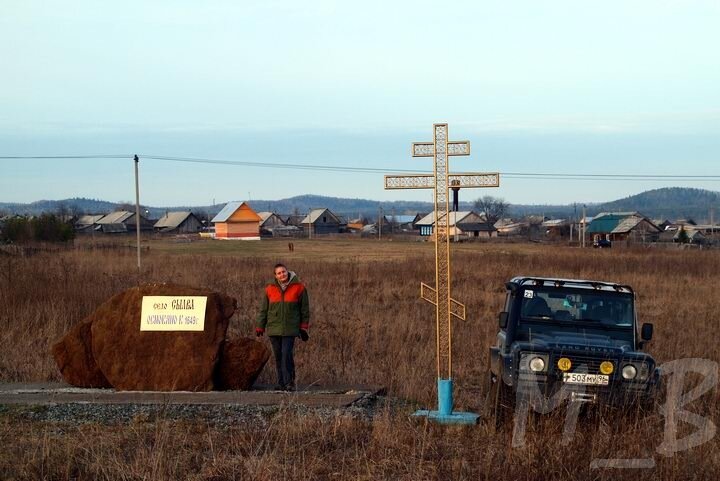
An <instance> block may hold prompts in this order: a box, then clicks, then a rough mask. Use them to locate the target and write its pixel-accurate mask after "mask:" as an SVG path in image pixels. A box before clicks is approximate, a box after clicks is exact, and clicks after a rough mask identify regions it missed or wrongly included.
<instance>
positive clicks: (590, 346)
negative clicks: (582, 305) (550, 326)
mask: <svg viewBox="0 0 720 481" xmlns="http://www.w3.org/2000/svg"><path fill="white" fill-rule="evenodd" d="M527 342H528V344H530V347H531V348H532V349H537V350H552V351H585V352H588V353H590V352H598V353H604V354H622V353H624V352H627V351H632V345H631V343H630V342H629V341H626V340H620V339H613V338H612V337H610V336H606V335H602V334H576V333H567V332H545V333H536V334H533V336H532V340H531V341H527Z"/></svg>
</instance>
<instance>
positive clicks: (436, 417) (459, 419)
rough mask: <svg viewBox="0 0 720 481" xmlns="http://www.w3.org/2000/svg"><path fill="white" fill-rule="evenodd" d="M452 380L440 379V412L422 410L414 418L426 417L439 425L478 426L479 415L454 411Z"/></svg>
mask: <svg viewBox="0 0 720 481" xmlns="http://www.w3.org/2000/svg"><path fill="white" fill-rule="evenodd" d="M452 408H453V382H452V379H438V410H437V411H430V410H427V409H421V410H419V411H416V412H415V414H413V416H417V417H426V418H428V419H429V420H430V421H433V422H436V423H439V424H477V423H478V420H479V419H480V415H479V414H475V413H470V412H459V411H453V409H452Z"/></svg>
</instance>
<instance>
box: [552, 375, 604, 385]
mask: <svg viewBox="0 0 720 481" xmlns="http://www.w3.org/2000/svg"><path fill="white" fill-rule="evenodd" d="M563 382H566V383H568V384H595V385H599V386H607V385H608V383H609V382H610V376H605V375H604V374H583V373H575V372H566V373H563Z"/></svg>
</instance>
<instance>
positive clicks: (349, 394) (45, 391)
mask: <svg viewBox="0 0 720 481" xmlns="http://www.w3.org/2000/svg"><path fill="white" fill-rule="evenodd" d="M384 393H385V388H384V387H381V386H298V390H297V391H294V392H285V391H275V390H273V389H272V388H271V387H269V386H256V387H255V388H253V390H251V391H209V392H188V391H163V392H161V391H116V390H114V389H85V388H77V387H73V386H69V385H67V384H63V383H0V406H2V405H9V404H20V405H22V404H24V405H36V406H41V405H58V404H138V405H139V404H150V405H152V404H154V405H251V406H279V405H288V404H294V405H301V406H307V407H310V408H319V407H328V408H343V407H349V406H352V405H354V404H356V403H358V402H361V401H362V400H364V399H367V398H369V397H373V396H377V395H382V394H384Z"/></svg>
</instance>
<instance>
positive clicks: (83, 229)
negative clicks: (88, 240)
mask: <svg viewBox="0 0 720 481" xmlns="http://www.w3.org/2000/svg"><path fill="white" fill-rule="evenodd" d="M103 217H105V214H89V215H81V216H80V218H78V220H76V221H75V224H74V227H75V232H76V233H78V234H90V233H92V232H94V231H93V229H94V228H95V226H96V224H97V221H99V220H100V219H102V218H103Z"/></svg>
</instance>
